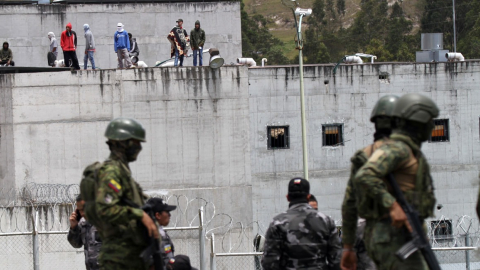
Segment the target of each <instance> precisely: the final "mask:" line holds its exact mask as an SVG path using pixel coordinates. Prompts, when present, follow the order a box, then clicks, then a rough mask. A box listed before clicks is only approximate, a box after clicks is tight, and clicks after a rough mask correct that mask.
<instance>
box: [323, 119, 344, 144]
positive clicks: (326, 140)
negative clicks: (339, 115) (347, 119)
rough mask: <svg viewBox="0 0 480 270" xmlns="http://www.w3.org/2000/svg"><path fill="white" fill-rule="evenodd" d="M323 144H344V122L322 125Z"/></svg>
mask: <svg viewBox="0 0 480 270" xmlns="http://www.w3.org/2000/svg"><path fill="white" fill-rule="evenodd" d="M322 135H323V142H322V145H323V146H338V145H343V124H329V125H322Z"/></svg>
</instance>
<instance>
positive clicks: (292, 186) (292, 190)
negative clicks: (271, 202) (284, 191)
mask: <svg viewBox="0 0 480 270" xmlns="http://www.w3.org/2000/svg"><path fill="white" fill-rule="evenodd" d="M288 194H310V183H308V180H305V179H303V178H293V179H292V180H290V183H288Z"/></svg>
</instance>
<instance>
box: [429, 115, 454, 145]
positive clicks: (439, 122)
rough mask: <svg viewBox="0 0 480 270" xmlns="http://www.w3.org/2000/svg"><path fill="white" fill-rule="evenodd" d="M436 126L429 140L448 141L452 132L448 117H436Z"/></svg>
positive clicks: (434, 121)
mask: <svg viewBox="0 0 480 270" xmlns="http://www.w3.org/2000/svg"><path fill="white" fill-rule="evenodd" d="M433 123H434V125H435V127H434V128H433V130H432V136H430V139H429V140H428V141H429V142H448V141H449V140H450V134H449V130H448V119H434V120H433Z"/></svg>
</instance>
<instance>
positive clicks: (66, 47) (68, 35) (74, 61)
mask: <svg viewBox="0 0 480 270" xmlns="http://www.w3.org/2000/svg"><path fill="white" fill-rule="evenodd" d="M60 47H62V50H63V58H64V62H65V66H67V67H71V66H72V65H73V67H74V68H75V69H77V70H78V69H80V65H79V64H78V58H77V53H76V49H77V33H75V32H74V31H72V24H71V23H68V24H67V26H66V30H65V31H63V32H62V35H61V37H60Z"/></svg>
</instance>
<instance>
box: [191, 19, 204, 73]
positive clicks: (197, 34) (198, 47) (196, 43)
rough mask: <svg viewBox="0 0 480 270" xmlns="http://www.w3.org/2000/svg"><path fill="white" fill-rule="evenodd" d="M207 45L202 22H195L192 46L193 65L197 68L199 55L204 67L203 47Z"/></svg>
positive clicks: (201, 64) (192, 32)
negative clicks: (201, 26)
mask: <svg viewBox="0 0 480 270" xmlns="http://www.w3.org/2000/svg"><path fill="white" fill-rule="evenodd" d="M204 44H205V31H203V29H202V28H200V21H198V20H197V21H196V22H195V28H193V29H192V31H190V45H191V46H192V50H193V65H194V66H197V54H198V58H199V61H200V66H203V57H202V55H203V45H204Z"/></svg>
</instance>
